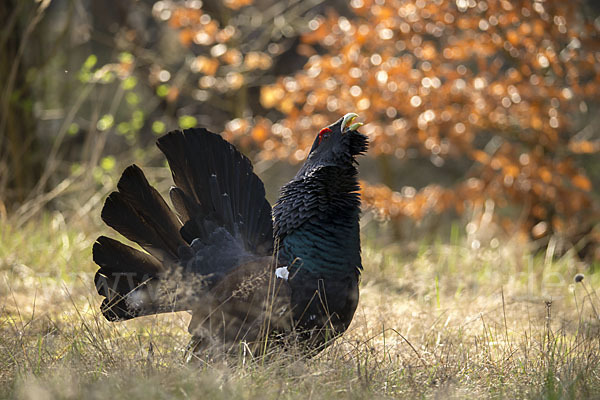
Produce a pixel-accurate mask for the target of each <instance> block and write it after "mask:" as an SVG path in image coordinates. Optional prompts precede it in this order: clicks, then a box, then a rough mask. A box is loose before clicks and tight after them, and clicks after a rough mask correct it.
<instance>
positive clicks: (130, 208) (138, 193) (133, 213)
mask: <svg viewBox="0 0 600 400" xmlns="http://www.w3.org/2000/svg"><path fill="white" fill-rule="evenodd" d="M117 187H118V189H119V191H118V192H113V193H111V194H110V195H109V196H108V198H107V199H106V202H105V203H104V207H103V209H102V219H103V220H104V222H106V224H107V225H108V226H110V227H112V228H114V229H115V230H116V231H117V232H119V233H121V234H122V235H123V236H125V237H126V238H127V239H129V240H132V241H134V242H136V243H138V244H139V245H140V246H142V247H143V248H144V249H145V250H146V251H148V252H149V253H150V254H152V255H153V256H155V257H156V258H158V259H159V260H160V261H163V262H167V263H171V264H173V263H175V262H176V261H177V259H178V254H179V248H180V247H181V246H187V243H186V242H185V241H184V240H183V238H182V237H181V235H180V234H179V229H180V228H181V222H179V220H178V219H177V217H176V216H175V214H173V212H172V211H171V209H169V206H168V205H167V203H165V201H164V200H163V198H162V197H161V195H160V194H159V193H158V191H157V190H156V189H154V188H153V187H152V186H150V184H149V183H148V181H147V180H146V177H145V176H144V173H143V172H142V170H141V169H140V168H139V167H137V166H136V165H131V166H129V167H128V168H126V169H125V171H123V175H122V176H121V179H120V180H119V183H118V185H117Z"/></svg>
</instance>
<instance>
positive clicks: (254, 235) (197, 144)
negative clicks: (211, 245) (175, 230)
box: [158, 128, 273, 255]
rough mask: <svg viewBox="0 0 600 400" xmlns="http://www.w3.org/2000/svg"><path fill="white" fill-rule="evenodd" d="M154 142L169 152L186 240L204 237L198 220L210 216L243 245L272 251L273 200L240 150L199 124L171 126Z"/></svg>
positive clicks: (256, 250)
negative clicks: (171, 129)
mask: <svg viewBox="0 0 600 400" xmlns="http://www.w3.org/2000/svg"><path fill="white" fill-rule="evenodd" d="M158 147H159V148H160V150H161V151H162V152H163V153H164V154H165V156H166V157H167V160H168V162H169V166H170V167H171V171H172V173H173V180H174V181H175V184H176V185H177V187H178V188H179V190H180V191H177V190H176V191H175V192H172V194H171V196H172V198H173V197H175V199H176V200H174V205H175V207H176V210H177V212H178V213H179V215H181V216H188V217H189V219H190V220H189V221H185V222H186V223H185V224H184V228H183V229H182V235H183V236H184V238H185V240H186V241H187V242H188V243H190V242H191V241H192V240H193V239H195V238H199V239H201V240H202V239H206V238H204V237H202V234H203V232H202V229H201V226H203V225H204V221H206V220H207V219H212V220H213V221H214V222H216V223H217V225H219V226H222V227H225V228H226V229H227V230H228V231H229V232H230V233H231V234H232V235H233V236H234V237H235V236H237V235H240V236H241V239H242V240H243V242H244V247H245V248H246V250H248V251H250V252H252V253H254V254H257V255H267V254H271V252H272V249H273V231H272V221H271V206H270V205H269V202H268V201H267V200H266V199H265V189H264V185H263V183H262V182H261V180H260V179H259V178H258V176H256V174H254V172H253V168H252V164H251V163H250V161H249V160H248V159H247V158H246V157H245V156H244V155H242V154H241V153H240V152H239V151H238V150H237V149H236V148H235V147H234V146H233V145H231V144H230V143H228V142H226V141H225V140H224V139H222V138H221V137H220V136H219V135H216V134H214V133H211V132H209V131H207V130H206V129H202V128H200V129H187V130H185V131H183V132H181V131H174V132H170V133H168V134H167V135H165V136H163V137H161V138H160V139H159V140H158ZM182 192H183V193H182ZM190 201H191V203H192V204H193V205H192V204H190ZM190 221H194V222H190Z"/></svg>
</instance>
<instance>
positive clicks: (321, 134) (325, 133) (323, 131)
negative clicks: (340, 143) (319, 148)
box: [319, 128, 331, 144]
mask: <svg viewBox="0 0 600 400" xmlns="http://www.w3.org/2000/svg"><path fill="white" fill-rule="evenodd" d="M330 132H331V129H329V128H323V129H321V131H320V132H319V144H321V142H322V141H323V140H327V138H329V133H330Z"/></svg>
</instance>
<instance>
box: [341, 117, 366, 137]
mask: <svg viewBox="0 0 600 400" xmlns="http://www.w3.org/2000/svg"><path fill="white" fill-rule="evenodd" d="M356 117H358V114H355V113H348V114H346V115H344V118H343V119H342V133H344V132H345V129H346V128H348V130H350V131H355V130H357V129H358V128H359V127H361V126H362V125H363V124H362V123H361V122H356V123H354V124H352V125H350V124H351V123H352V121H354V120H355V119H356Z"/></svg>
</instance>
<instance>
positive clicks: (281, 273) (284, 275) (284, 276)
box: [275, 267, 290, 281]
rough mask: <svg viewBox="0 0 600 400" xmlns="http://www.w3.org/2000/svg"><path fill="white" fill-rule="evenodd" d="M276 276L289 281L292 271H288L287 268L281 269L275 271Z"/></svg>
mask: <svg viewBox="0 0 600 400" xmlns="http://www.w3.org/2000/svg"><path fill="white" fill-rule="evenodd" d="M275 276H276V277H278V278H281V279H285V280H286V281H287V280H288V277H289V276H290V271H288V269H287V267H279V268H277V269H276V270H275Z"/></svg>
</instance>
